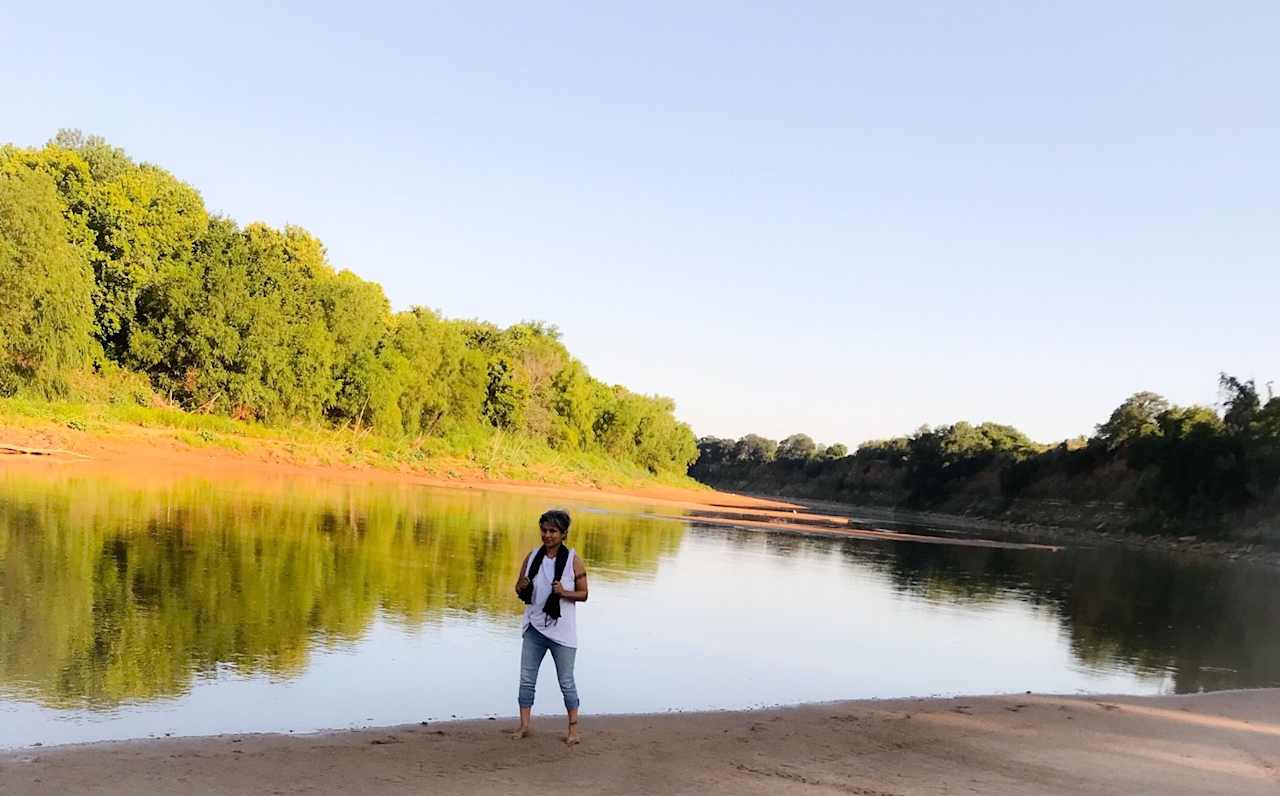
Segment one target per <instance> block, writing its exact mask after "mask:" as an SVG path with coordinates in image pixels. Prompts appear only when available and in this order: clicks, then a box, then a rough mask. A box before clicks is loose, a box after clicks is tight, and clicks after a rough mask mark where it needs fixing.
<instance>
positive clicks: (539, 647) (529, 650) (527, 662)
mask: <svg viewBox="0 0 1280 796" xmlns="http://www.w3.org/2000/svg"><path fill="white" fill-rule="evenodd" d="M548 650H549V651H550V652H551V659H552V660H554V661H555V662H556V677H557V678H558V679H559V680H560V693H562V694H564V709H565V710H577V709H578V687H577V686H576V685H575V684H574V682H573V660H574V658H576V657H577V655H578V651H577V650H576V649H574V648H573V647H566V646H565V645H563V644H557V643H556V642H554V641H552V640H551V639H549V638H547V637H546V636H544V635H542V634H541V633H539V632H538V631H536V630H534V629H533V626H532V625H531V626H529V627H526V628H525V629H524V641H523V643H522V644H521V648H520V699H519V702H520V707H522V708H531V707H533V689H534V686H536V685H537V684H538V669H539V668H540V667H541V666H542V659H543V658H544V657H545V656H546V654H547V651H548Z"/></svg>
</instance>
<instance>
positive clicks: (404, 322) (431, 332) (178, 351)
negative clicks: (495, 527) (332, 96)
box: [0, 131, 697, 472]
mask: <svg viewBox="0 0 1280 796" xmlns="http://www.w3.org/2000/svg"><path fill="white" fill-rule="evenodd" d="M90 371H93V372H95V373H97V374H99V375H110V376H119V375H120V374H122V373H123V374H126V375H127V374H130V373H137V374H142V375H144V376H145V378H146V380H147V381H148V382H149V385H150V387H151V388H152V389H153V390H154V391H155V392H156V395H157V398H158V399H159V400H162V401H164V402H168V403H170V404H172V405H177V406H181V407H183V408H185V409H188V410H190V411H200V412H216V413H220V414H226V415H230V416H232V417H236V418H241V419H247V420H255V421H261V422H266V423H277V424H278V423H284V422H292V421H305V422H311V423H321V422H323V423H329V424H334V425H349V426H352V427H355V428H363V427H370V428H373V429H376V430H377V431H378V432H380V433H383V434H388V435H409V436H411V437H418V436H428V437H429V436H440V435H444V434H462V435H466V434H479V435H480V436H483V435H485V434H490V433H494V432H496V431H502V432H507V433H514V434H519V435H523V436H527V437H530V438H533V439H537V440H540V441H542V442H545V443H546V444H547V445H549V446H551V447H553V448H556V449H559V450H571V451H590V452H599V453H604V454H607V455H609V456H612V457H616V458H619V459H624V460H627V461H632V462H635V463H637V464H640V465H642V466H644V467H646V468H648V469H649V470H651V471H653V472H660V471H677V472H678V471H683V470H684V469H685V467H687V465H688V464H689V463H690V462H691V461H692V459H693V458H694V457H695V456H696V455H697V449H696V446H695V442H694V438H693V434H692V432H691V431H690V429H689V428H688V426H686V425H684V424H683V423H679V422H677V421H676V419H675V417H674V405H673V403H672V402H671V401H670V400H669V399H666V398H661V397H655V396H646V395H638V394H635V393H632V392H630V391H628V390H627V389H625V388H623V387H620V386H611V385H607V384H604V383H601V382H599V381H597V380H596V379H594V378H592V377H591V375H590V374H589V373H588V372H587V369H586V368H585V367H584V366H583V364H582V363H581V362H579V361H578V360H576V359H574V358H573V357H572V356H571V355H570V354H569V352H568V351H567V350H566V349H565V347H564V345H563V344H562V343H561V342H560V339H559V335H558V332H557V331H556V329H555V328H554V327H552V326H548V325H545V324H541V323H521V324H517V325H515V326H512V327H510V328H505V329H504V328H499V327H497V326H494V325H492V324H487V323H482V322H479V321H459V320H450V319H446V318H443V317H441V316H440V315H438V314H437V313H435V312H433V311H431V310H428V309H425V308H422V307H415V308H413V309H411V310H409V311H406V312H398V313H397V312H392V311H391V306H390V303H389V302H388V301H387V298H386V296H385V295H384V294H383V292H382V288H381V287H380V286H379V285H377V284H375V283H373V282H368V281H365V280H363V279H361V278H360V277H358V276H356V275H355V274H353V273H351V272H350V271H339V270H336V269H335V268H334V267H333V266H332V265H331V264H330V263H329V262H328V259H327V257H326V255H325V250H324V247H323V245H322V244H321V243H320V241H319V240H317V239H316V238H315V237H314V236H312V235H311V234H310V233H308V232H307V231H306V230H304V229H301V228H299V227H286V228H285V229H282V230H281V229H274V228H271V227H269V226H266V225H263V224H250V225H248V226H245V227H241V226H239V225H238V224H236V223H235V222H234V221H231V220H229V219H226V218H221V217H217V216H211V215H210V214H209V213H208V212H207V211H206V210H205V207H204V203H203V201H202V199H201V198H200V195H199V193H197V192H196V191H195V189H193V188H191V187H190V186H188V185H186V184H184V183H183V182H181V181H179V180H178V179H176V178H175V177H174V176H173V175H171V174H169V173H168V172H167V171H165V170H163V169H161V168H158V167H156V166H153V165H149V164H145V163H143V164H139V163H135V162H134V161H133V160H131V159H130V158H129V157H128V156H126V155H125V153H124V152H122V151H121V150H119V149H117V148H114V147H112V146H110V145H108V144H107V143H106V142H104V141H102V140H101V139H99V138H95V137H87V138H86V137H84V136H82V135H80V134H79V133H76V132H68V131H63V132H61V133H59V134H58V136H57V137H56V138H54V140H53V141H51V142H50V143H49V144H48V145H46V146H45V147H43V148H41V149H23V148H18V147H12V146H7V147H3V148H0V395H12V394H14V393H17V392H26V393H31V394H37V395H43V396H49V397H54V396H58V395H61V394H66V393H67V392H68V390H69V389H70V387H69V384H71V383H73V382H74V380H75V377H76V376H77V375H81V374H84V373H87V372H90ZM134 394H135V395H136V391H135V393H134Z"/></svg>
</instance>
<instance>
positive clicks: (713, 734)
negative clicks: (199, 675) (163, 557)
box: [0, 689, 1280, 796]
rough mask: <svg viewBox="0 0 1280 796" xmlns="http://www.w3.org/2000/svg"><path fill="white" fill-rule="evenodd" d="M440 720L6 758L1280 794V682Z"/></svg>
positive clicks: (50, 774) (50, 777)
mask: <svg viewBox="0 0 1280 796" xmlns="http://www.w3.org/2000/svg"><path fill="white" fill-rule="evenodd" d="M561 722H562V718H560V717H552V716H542V717H537V718H536V719H535V724H534V727H535V734H534V736H533V737H531V738H528V739H526V740H523V741H514V740H511V739H510V738H509V737H508V735H507V732H506V730H508V729H510V726H511V725H512V722H511V720H498V721H458V722H443V723H436V722H432V723H430V724H428V725H421V724H411V725H406V726H401V727H388V728H382V729H376V730H357V731H348V732H339V733H330V734H320V735H256V736H255V735H246V736H230V735H227V736H218V737H212V738H191V739H176V738H175V739H159V740H144V741H129V742H122V743H108V744H93V745H86V746H67V747H54V748H26V749H20V750H14V751H9V752H4V753H0V792H2V793H6V794H9V793H14V794H17V793H51V794H53V793H58V794H62V793H107V794H114V793H120V794H124V793H129V794H133V793H271V794H281V793H463V794H471V793H477V794H479V793H485V794H491V793H512V794H516V793H523V794H527V793H566V792H575V793H624V794H639V793H703V792H719V793H761V794H763V793H845V794H863V796H887V794H904V795H905V794H944V793H947V794H954V793H979V794H1010V795H1011V796H1012V795H1013V794H1019V795H1021V794H1080V793H1093V794H1103V793H1106V794H1112V793H1114V794H1205V793H1223V794H1228V793H1229V794H1242V795H1244V794H1264V793H1265V794H1274V793H1276V792H1277V790H1280V689H1270V690H1255V691H1233V692H1221V693H1214V694H1206V695H1192V696H1171V697H1155V698H1138V697H1096V696H1070V697H1062V696H1040V695H1029V694H1028V695H1017V696H995V697H965V698H958V699H908V700H887V701H860V702H841V703H827V704H817V705H803V706H798V707H786V708H778V709H770V710H760V711H745V712H717V713H668V714H661V715H640V716H608V717H593V716H587V715H584V717H583V736H584V741H583V744H582V745H581V746H580V747H578V748H577V749H574V750H570V749H567V748H566V747H565V746H564V744H563V742H562V741H561V735H560V734H561V733H562V731H563V727H562V726H561Z"/></svg>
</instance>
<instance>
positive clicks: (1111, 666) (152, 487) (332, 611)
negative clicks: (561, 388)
mask: <svg viewBox="0 0 1280 796" xmlns="http://www.w3.org/2000/svg"><path fill="white" fill-rule="evenodd" d="M546 504H547V501H546V500H545V499H543V498H536V499H535V498H531V497H528V496H522V495H514V494H505V493H484V492H476V491H454V490H430V489H423V488H418V487H402V486H388V485H363V484H320V483H313V482H309V481H304V480H285V479H277V480H266V481H263V480H258V481H252V482H250V481H246V482H243V483H238V482H227V481H218V482H211V481H207V480H201V479H188V480H173V479H165V480H161V481H157V482H155V483H146V482H139V481H137V480H136V479H135V480H124V479H115V478H109V477H106V478H104V477H102V476H89V475H87V474H82V473H78V472H77V471H75V470H67V471H60V472H59V471H53V472H50V473H42V472H38V471H31V470H26V469H11V470H7V471H6V470H4V469H0V746H8V747H12V746H20V745H26V744H31V743H35V742H40V743H44V744H52V743H67V742H74V741H89V740H100V739H114V738H131V737H147V736H151V735H156V736H160V735H164V734H170V733H171V734H173V735H205V734H216V733H233V732H260V731H286V732H287V731H295V732H308V731H315V730H320V729H327V728H344V727H358V726H366V725H370V724H400V723H407V722H414V721H421V720H427V719H444V718H449V717H452V716H457V717H459V718H462V717H479V716H493V715H499V716H507V715H511V714H512V713H514V712H515V692H516V675H517V663H518V660H519V647H520V641H519V611H520V608H521V607H522V606H521V605H520V603H519V602H517V601H516V600H515V598H514V597H513V596H512V595H511V585H512V581H513V580H514V575H515V571H516V569H517V567H518V565H519V562H520V560H521V559H522V558H523V556H524V554H525V553H526V552H527V551H528V550H529V549H531V548H532V547H533V546H535V545H536V544H538V536H537V530H536V520H537V516H538V514H539V513H541V511H542V510H543V509H545V508H546V507H547V505H546ZM568 508H569V509H570V510H571V511H572V512H573V514H574V526H573V531H572V536H571V543H572V544H573V545H574V546H575V547H577V548H578V549H579V551H580V552H581V553H582V555H583V556H584V558H585V560H586V561H587V565H588V568H589V571H590V573H591V600H590V602H588V603H587V604H586V605H585V606H582V607H581V608H580V610H579V614H578V616H579V634H580V639H581V646H580V653H579V657H578V666H577V679H578V684H579V690H580V692H581V694H582V700H583V709H584V710H585V711H588V712H590V713H603V712H633V711H664V710H679V709H693V708H739V707H751V706H760V705H766V704H778V703H788V702H801V701H814V700H833V699H850V698H860V697H891V696H916V695H932V694H956V693H989V692H1020V691H1024V690H1032V691H1051V692H1072V691H1095V692H1111V693H1134V694H1149V693H1170V692H1186V691H1197V690H1202V689H1218V688H1236V687H1246V686H1274V685H1280V578H1277V576H1276V575H1277V573H1276V572H1275V571H1274V570H1269V569H1259V568H1251V567H1248V566H1245V565H1239V564H1230V563H1225V562H1215V561H1208V560H1204V559H1196V560H1188V559H1177V558H1173V557H1168V556H1160V555H1155V554H1149V553H1139V552H1133V551H1123V550H1115V549H1069V550H1066V551H1063V552H1058V553H1049V552H1042V551H1017V550H1004V549H983V548H971V547H954V546H946V545H926V544H912V543H901V542H878V541H857V540H834V539H817V538H800V537H792V536H778V535H766V534H763V533H759V532H753V531H747V530H737V529H732V528H719V527H707V526H705V525H702V524H701V523H698V522H696V521H693V520H690V519H686V520H673V519H658V518H654V517H653V516H651V515H652V514H653V513H667V514H669V513H671V509H669V508H664V509H661V510H657V509H648V508H645V507H642V506H636V505H618V506H610V505H608V504H605V503H600V504H591V505H587V504H582V503H576V504H575V503H569V505H568ZM553 674H554V667H552V665H551V664H550V662H549V661H548V662H547V663H546V665H545V666H544V669H543V676H542V679H541V681H540V682H539V689H538V702H537V705H536V708H535V710H536V711H537V712H542V713H546V712H558V711H560V710H561V706H560V701H559V692H558V690H557V688H556V686H555V680H554V677H553Z"/></svg>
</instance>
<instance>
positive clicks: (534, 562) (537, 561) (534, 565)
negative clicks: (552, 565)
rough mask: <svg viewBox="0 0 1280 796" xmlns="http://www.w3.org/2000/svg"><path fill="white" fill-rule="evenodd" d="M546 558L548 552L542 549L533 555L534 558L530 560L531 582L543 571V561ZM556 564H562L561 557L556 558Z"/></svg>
mask: <svg viewBox="0 0 1280 796" xmlns="http://www.w3.org/2000/svg"><path fill="white" fill-rule="evenodd" d="M546 557H547V551H546V550H545V549H544V548H541V547H539V548H538V549H537V551H536V552H535V553H534V554H533V558H531V559H530V560H529V580H533V579H534V577H535V576H536V575H537V574H538V570H540V569H542V559H544V558H546ZM556 563H557V564H558V563H560V556H556Z"/></svg>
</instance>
